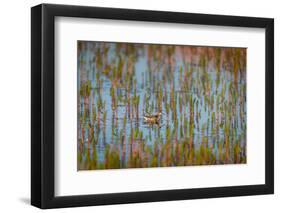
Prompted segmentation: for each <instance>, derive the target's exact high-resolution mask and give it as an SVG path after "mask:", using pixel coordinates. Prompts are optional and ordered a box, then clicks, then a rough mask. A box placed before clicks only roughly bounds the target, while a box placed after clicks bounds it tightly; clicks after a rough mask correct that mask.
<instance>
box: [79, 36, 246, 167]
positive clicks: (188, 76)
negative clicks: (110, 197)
mask: <svg viewBox="0 0 281 213" xmlns="http://www.w3.org/2000/svg"><path fill="white" fill-rule="evenodd" d="M77 57H78V58H77V62H78V63H77V66H78V67H77V69H78V84H77V85H78V91H79V92H78V98H77V99H78V113H77V116H78V132H77V133H78V140H77V153H78V155H77V156H78V157H77V165H78V170H92V169H117V168H144V167H162V166H191V165H216V164H234V163H246V49H245V48H219V47H196V46H180V45H178V46H175V45H156V44H132V43H108V42H94V41H78V43H77Z"/></svg>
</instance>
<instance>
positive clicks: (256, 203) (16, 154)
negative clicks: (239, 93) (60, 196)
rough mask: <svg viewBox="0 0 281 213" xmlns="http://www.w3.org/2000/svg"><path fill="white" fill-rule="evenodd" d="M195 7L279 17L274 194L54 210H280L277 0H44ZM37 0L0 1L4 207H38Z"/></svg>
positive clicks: (0, 192)
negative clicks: (34, 152)
mask: <svg viewBox="0 0 281 213" xmlns="http://www.w3.org/2000/svg"><path fill="white" fill-rule="evenodd" d="M43 2H44V3H57V4H76V5H77V4H80V5H89V6H104V7H123V8H136V9H150V10H170V11H181V12H194V13H210V14H225V15H243V16H260V17H271V18H275V133H276V134H275V180H276V181H275V195H265V196H249V197H236V198H219V199H203V200H202V199H201V200H192V201H173V202H161V203H160V202H158V203H145V204H129V205H128V204H127V205H111V206H102V207H84V208H71V209H57V210H50V211H51V212H78V211H79V212H92V211H99V212H112V211H114V212H123V213H126V212H149V211H154V212H171V211H174V212H175V211H178V212H186V211H189V212H192V211H193V212H216V213H219V212H228V213H231V212H235V213H237V212H254V211H260V212H266V211H268V212H277V211H278V210H277V209H279V208H280V209H281V168H280V162H281V145H280V143H279V142H280V141H281V131H280V130H279V129H280V127H281V119H280V118H281V117H280V116H281V110H280V109H281V96H280V91H281V86H280V85H281V84H280V82H281V74H280V72H279V71H278V70H280V68H281V63H280V60H278V58H279V57H280V55H281V46H280V40H281V39H280V38H281V13H280V8H281V7H280V6H281V4H280V3H279V1H278V0H276V1H274V0H263V1H259V0H256V1H245V0H232V1H225V0H212V1H209V0H205V1H203V0H193V1H188V0H182V1H181V0H172V1H171V0H142V1H133V0H122V1H121V0H119V1H116V0H115V1H114V0H107V1H104V0H79V1H75V0H68V1H66V0H57V1H55V0H53V1H49V0H45V1H43ZM40 3H42V2H41V1H37V0H29V1H20V0H18V1H16V0H11V1H3V2H1V7H0V16H1V18H0V23H1V25H0V26H1V32H0V62H1V63H0V73H1V75H0V76H1V77H0V98H1V99H0V100H1V102H0V103H1V104H0V142H1V148H0V166H1V167H0V169H1V170H0V171H1V173H0V203H1V204H0V212H16V211H20V212H39V211H40V210H38V209H37V208H34V207H32V206H30V205H29V202H30V201H29V197H30V7H31V6H34V5H37V4H40Z"/></svg>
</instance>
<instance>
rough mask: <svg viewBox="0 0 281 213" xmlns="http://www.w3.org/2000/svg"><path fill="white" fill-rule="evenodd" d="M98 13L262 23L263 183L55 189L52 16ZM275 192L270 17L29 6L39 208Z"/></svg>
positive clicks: (34, 184) (34, 186)
mask: <svg viewBox="0 0 281 213" xmlns="http://www.w3.org/2000/svg"><path fill="white" fill-rule="evenodd" d="M58 16H63V17H80V18H100V19H112V20H132V21H145V22H162V23H182V24H199V25H206V26H207V25H217V26H237V27H249V28H263V29H265V32H266V33H265V34H266V38H265V39H266V41H265V44H266V48H265V61H266V64H265V76H266V78H265V85H266V93H265V94H266V97H265V98H266V99H265V100H266V106H265V109H266V112H265V114H266V118H265V122H266V124H265V126H266V128H265V131H266V134H265V139H264V141H265V184H261V185H246V186H244V185H243V186H225V187H213V188H197V189H177V190H163V191H144V192H129V193H112V194H93V195H78V196H77V195H73V196H60V197H56V196H55V195H54V189H55V181H54V178H55V171H54V166H55V165H54V163H55V161H54V157H55V156H54V149H55V146H54V143H55V137H54V136H55V85H54V82H55V81H54V78H55V73H54V72H55V68H54V60H55V58H54V57H55V52H54V51H55V46H54V23H55V17H58ZM272 193H274V19H270V18H255V17H241V16H225V15H209V14H194V13H178V12H164V11H147V10H131V9H113V8H102V7H86V6H67V5H53V4H41V5H38V6H35V7H32V9H31V204H32V205H34V206H37V207H39V208H43V209H46V208H60V207H75V206H90V205H106V204H122V203H139V202H154V201H169V200H183V199H198V198H217V197H228V196H246V195H260V194H272Z"/></svg>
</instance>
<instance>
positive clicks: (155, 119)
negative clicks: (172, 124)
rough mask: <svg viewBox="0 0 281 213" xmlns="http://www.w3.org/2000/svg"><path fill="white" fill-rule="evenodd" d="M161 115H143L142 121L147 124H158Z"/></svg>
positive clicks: (158, 113)
mask: <svg viewBox="0 0 281 213" xmlns="http://www.w3.org/2000/svg"><path fill="white" fill-rule="evenodd" d="M161 114H162V113H161V112H157V113H156V114H154V115H144V116H143V119H144V121H145V122H148V123H158V121H159V120H160V119H161Z"/></svg>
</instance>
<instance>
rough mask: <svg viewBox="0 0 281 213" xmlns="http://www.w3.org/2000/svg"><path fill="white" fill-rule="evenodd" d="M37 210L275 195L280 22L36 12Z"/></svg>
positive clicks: (53, 9)
mask: <svg viewBox="0 0 281 213" xmlns="http://www.w3.org/2000/svg"><path fill="white" fill-rule="evenodd" d="M31 41H32V42H31V43H32V44H31V50H32V55H31V59H32V63H31V78H32V79H31V83H32V85H31V90H32V91H31V96H32V103H31V105H32V117H31V120H32V126H31V129H32V139H31V148H32V150H31V153H32V154H31V203H32V205H34V206H37V207H39V208H59V207H74V206H88V205H105V204H122V203H137V202H153V201H169V200H182V199H197V198H215V197H226V196H245V195H259V194H272V193H273V192H274V151H273V146H274V20H273V19H270V18H256V17H238V16H223V15H209V14H193V13H177V12H164V11H147V10H129V9H113V8H100V7H85V6H66V5H51V4H42V5H38V6H35V7H33V8H32V9H31Z"/></svg>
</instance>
